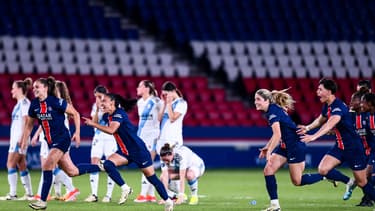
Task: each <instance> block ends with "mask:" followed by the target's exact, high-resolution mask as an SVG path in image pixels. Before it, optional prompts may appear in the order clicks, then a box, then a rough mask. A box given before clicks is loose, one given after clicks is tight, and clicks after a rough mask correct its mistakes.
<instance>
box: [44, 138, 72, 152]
mask: <svg viewBox="0 0 375 211" xmlns="http://www.w3.org/2000/svg"><path fill="white" fill-rule="evenodd" d="M71 143H72V141H71V140H70V137H69V136H66V137H59V138H58V139H55V140H53V141H52V144H49V145H48V148H49V149H52V148H57V149H59V150H61V151H63V152H64V153H66V152H67V151H69V148H70V144H71Z"/></svg>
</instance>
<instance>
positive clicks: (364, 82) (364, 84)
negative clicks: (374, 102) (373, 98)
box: [358, 80, 371, 89]
mask: <svg viewBox="0 0 375 211" xmlns="http://www.w3.org/2000/svg"><path fill="white" fill-rule="evenodd" d="M358 86H360V87H366V88H367V89H371V82H370V81H369V80H360V81H359V82H358Z"/></svg>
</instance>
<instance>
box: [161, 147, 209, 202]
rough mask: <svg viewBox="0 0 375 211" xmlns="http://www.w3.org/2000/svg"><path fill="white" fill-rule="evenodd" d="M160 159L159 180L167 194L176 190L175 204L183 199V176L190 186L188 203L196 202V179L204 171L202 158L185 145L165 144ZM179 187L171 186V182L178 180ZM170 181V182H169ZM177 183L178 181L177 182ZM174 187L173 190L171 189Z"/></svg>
mask: <svg viewBox="0 0 375 211" xmlns="http://www.w3.org/2000/svg"><path fill="white" fill-rule="evenodd" d="M160 158H161V160H162V162H163V163H162V166H161V170H162V173H161V176H160V180H161V181H162V182H163V184H164V185H165V187H166V188H167V189H168V190H169V193H168V194H169V196H170V197H173V193H174V192H177V193H178V194H177V201H176V204H181V203H182V202H184V200H186V199H185V178H186V180H187V182H188V184H189V186H190V191H191V198H190V201H189V204H190V205H196V204H198V179H199V177H201V176H202V175H203V173H204V170H205V166H204V162H203V160H202V159H201V158H200V157H199V156H198V155H197V154H195V153H194V152H193V151H191V149H189V148H188V147H186V146H179V147H177V148H175V149H173V147H170V146H169V144H165V145H164V146H163V147H162V148H161V150H160ZM178 179H179V187H176V188H172V187H171V185H172V186H173V183H175V182H176V181H178ZM169 181H171V182H169ZM177 184H178V182H177ZM171 189H175V190H171Z"/></svg>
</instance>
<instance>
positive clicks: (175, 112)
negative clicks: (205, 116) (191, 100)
mask: <svg viewBox="0 0 375 211" xmlns="http://www.w3.org/2000/svg"><path fill="white" fill-rule="evenodd" d="M161 99H162V101H163V107H162V109H161V110H160V112H161V114H162V115H159V116H160V118H161V125H160V138H159V140H158V142H157V144H156V152H157V153H160V149H161V147H162V146H164V144H166V143H169V145H170V146H182V144H183V137H182V122H183V119H184V116H185V114H186V112H187V103H186V101H185V100H184V99H183V98H182V94H181V92H180V90H178V89H177V87H176V85H175V84H174V83H173V82H170V81H167V82H165V83H164V84H163V85H162V88H161Z"/></svg>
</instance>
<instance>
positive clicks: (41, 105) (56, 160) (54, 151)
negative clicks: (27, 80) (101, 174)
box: [21, 77, 80, 210]
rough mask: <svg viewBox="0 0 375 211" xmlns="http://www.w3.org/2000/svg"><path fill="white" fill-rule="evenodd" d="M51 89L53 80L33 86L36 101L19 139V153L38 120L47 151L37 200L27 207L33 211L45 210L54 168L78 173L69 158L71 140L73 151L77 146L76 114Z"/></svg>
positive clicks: (53, 86)
mask: <svg viewBox="0 0 375 211" xmlns="http://www.w3.org/2000/svg"><path fill="white" fill-rule="evenodd" d="M55 89H56V87H55V79H54V78H53V77H48V78H39V79H38V80H36V81H35V82H34V84H33V92H34V95H35V97H36V98H35V99H33V100H32V101H31V105H30V108H29V112H28V116H27V117H26V123H25V130H24V133H23V135H22V139H21V149H22V150H25V149H26V147H27V145H28V143H27V140H28V138H29V136H30V133H31V130H32V128H33V125H34V124H33V122H34V119H38V123H39V125H41V126H42V128H43V132H44V135H45V137H46V140H47V143H48V147H49V149H50V151H49V154H48V156H47V158H46V162H45V163H44V165H43V166H42V170H43V187H42V193H41V200H40V201H36V202H34V203H30V204H29V206H30V207H31V208H33V209H35V210H40V209H46V208H47V202H46V200H47V196H48V193H49V191H50V188H51V184H52V171H53V169H55V167H56V165H57V164H58V165H59V167H60V168H62V169H63V170H64V171H65V172H66V173H67V174H68V175H69V176H74V175H78V174H79V170H78V169H77V167H76V166H75V165H74V164H73V162H72V160H71V158H70V155H69V148H70V144H71V139H72V140H75V141H76V147H78V146H79V144H80V117H79V113H78V112H77V111H76V110H75V109H74V107H73V105H71V104H69V103H67V101H66V100H64V99H60V98H57V97H56V92H55ZM65 113H67V114H68V115H71V116H72V118H73V120H74V125H75V132H74V134H73V136H72V137H71V136H70V132H69V129H68V128H67V127H66V126H65V124H64V120H65ZM66 152H68V153H66Z"/></svg>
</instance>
